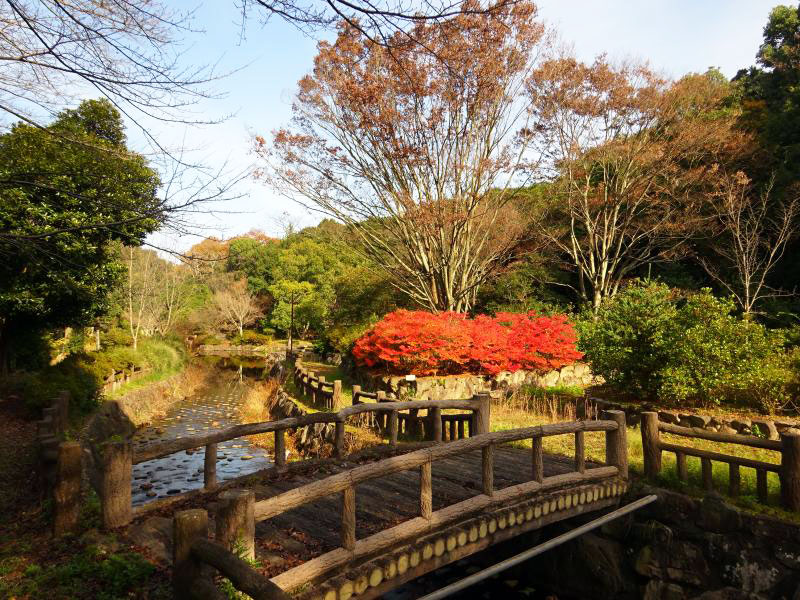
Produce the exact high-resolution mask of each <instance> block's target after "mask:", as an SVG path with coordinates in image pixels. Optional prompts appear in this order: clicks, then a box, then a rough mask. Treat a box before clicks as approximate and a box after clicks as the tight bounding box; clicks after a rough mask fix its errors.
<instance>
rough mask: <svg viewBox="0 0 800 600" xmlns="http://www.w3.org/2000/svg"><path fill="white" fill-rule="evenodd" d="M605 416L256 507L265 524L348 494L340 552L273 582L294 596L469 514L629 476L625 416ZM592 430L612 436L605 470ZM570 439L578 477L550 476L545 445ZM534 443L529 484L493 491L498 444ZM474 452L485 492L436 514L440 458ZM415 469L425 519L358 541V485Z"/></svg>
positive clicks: (503, 438)
mask: <svg viewBox="0 0 800 600" xmlns="http://www.w3.org/2000/svg"><path fill="white" fill-rule="evenodd" d="M603 417H604V419H603V420H597V421H576V422H570V423H557V424H552V425H540V426H535V427H525V428H521V429H514V430H509V431H496V432H492V433H482V434H479V435H476V436H475V437H471V438H468V439H462V440H458V441H455V442H452V443H449V444H442V445H435V446H431V447H429V448H424V449H422V450H417V451H414V452H410V453H408V454H403V455H399V456H394V457H391V458H387V459H384V460H381V461H378V462H375V463H371V464H367V465H363V466H360V467H356V468H354V469H352V470H350V471H347V472H344V473H339V474H336V475H332V476H330V477H327V478H325V479H322V480H320V481H315V482H313V483H309V484H307V485H304V486H302V487H299V488H295V489H293V490H289V491H287V492H284V493H282V494H278V495H277V496H273V497H272V498H268V499H266V500H261V501H259V502H255V504H254V509H253V515H254V520H255V521H256V522H260V521H264V520H267V519H270V518H273V517H276V516H278V515H281V514H283V513H285V512H287V511H289V510H292V509H294V508H298V507H300V506H302V505H305V504H309V503H311V502H314V501H317V500H320V499H323V498H327V497H329V496H332V495H335V494H341V495H342V517H341V547H340V548H337V549H335V550H332V551H330V552H327V553H325V554H323V555H321V556H318V557H317V558H314V559H312V560H309V561H307V562H305V563H303V564H301V565H299V566H297V567H294V568H292V569H289V570H288V571H286V572H284V573H281V574H280V575H278V576H276V577H273V578H272V582H273V583H275V584H277V585H278V586H279V587H280V588H281V589H283V590H284V591H287V592H291V591H293V590H295V589H296V588H298V587H299V586H301V585H303V584H305V583H307V582H309V581H311V580H312V579H314V578H316V577H320V576H323V575H325V574H326V573H328V572H330V571H332V570H333V569H336V568H337V567H340V566H342V565H345V564H347V563H349V562H350V561H353V560H356V559H360V558H364V557H367V556H370V555H373V554H376V553H378V552H381V551H384V550H387V549H390V548H391V547H393V546H395V545H396V544H397V543H398V542H399V541H401V540H404V539H408V538H413V537H418V536H420V535H423V534H425V533H427V532H429V531H431V530H432V529H434V528H435V527H439V526H442V525H445V524H447V523H451V522H453V521H456V520H457V519H459V518H461V517H463V515H465V514H469V513H474V512H476V511H480V510H483V509H486V508H489V507H492V506H494V505H499V504H505V503H509V502H513V501H515V500H519V499H521V498H523V497H525V496H529V495H531V494H534V493H537V492H543V491H548V490H554V489H557V488H562V487H564V486H569V485H580V484H583V483H589V482H592V481H597V480H601V479H607V478H612V477H621V478H627V474H628V459H627V437H626V436H627V432H626V427H625V415H624V413H622V412H621V411H608V412H606V413H604V415H603ZM587 431H588V432H592V431H604V432H606V466H601V467H592V468H587V466H586V459H585V444H584V433H585V432H587ZM569 434H572V435H574V436H575V454H574V465H575V470H574V472H571V473H565V474H559V475H551V476H548V477H545V476H544V459H543V452H542V441H543V439H544V438H545V437H549V436H556V435H569ZM528 439H530V440H532V454H531V478H530V481H528V482H526V483H521V484H517V485H513V486H510V487H506V488H503V489H500V490H497V489H495V486H494V449H495V446H496V445H498V444H502V443H507V442H515V441H521V440H528ZM474 450H481V452H482V459H481V478H482V493H481V494H478V495H477V496H474V497H472V498H469V499H467V500H463V501H461V502H457V503H455V504H451V505H450V506H447V507H445V508H442V509H439V510H436V511H434V510H433V502H432V499H433V489H432V487H433V486H432V464H433V463H434V462H436V461H438V460H442V459H446V458H451V457H455V456H459V455H463V454H464V453H467V452H470V451H474ZM411 469H419V474H420V489H419V507H420V509H419V516H418V517H416V518H413V519H410V520H408V521H405V522H403V523H401V524H399V525H396V526H394V527H391V528H390V529H387V530H384V531H381V532H379V533H376V534H374V535H371V536H369V537H367V538H364V539H360V540H359V539H357V538H356V486H357V485H358V484H360V483H364V482H366V481H370V480H373V479H378V478H381V477H385V476H386V475H390V474H392V473H398V472H400V471H408V470H411Z"/></svg>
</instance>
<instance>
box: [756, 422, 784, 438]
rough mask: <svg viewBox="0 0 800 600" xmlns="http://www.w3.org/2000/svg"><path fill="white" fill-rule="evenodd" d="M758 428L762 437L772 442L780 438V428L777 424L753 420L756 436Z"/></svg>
mask: <svg viewBox="0 0 800 600" xmlns="http://www.w3.org/2000/svg"><path fill="white" fill-rule="evenodd" d="M756 428H757V429H758V434H757V435H759V436H760V437H766V438H768V439H770V440H777V439H779V438H780V436H779V435H778V428H777V427H775V423H774V422H773V421H771V420H769V419H753V425H752V429H753V433H754V434H756Z"/></svg>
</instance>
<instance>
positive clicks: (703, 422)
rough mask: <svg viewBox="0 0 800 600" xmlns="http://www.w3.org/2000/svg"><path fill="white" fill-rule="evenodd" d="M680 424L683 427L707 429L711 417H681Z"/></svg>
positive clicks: (683, 415)
mask: <svg viewBox="0 0 800 600" xmlns="http://www.w3.org/2000/svg"><path fill="white" fill-rule="evenodd" d="M679 418H680V422H679V424H680V425H681V426H683V427H699V428H701V429H705V428H706V426H707V425H708V424H709V423H711V417H709V416H708V415H685V414H682V415H680V417H679Z"/></svg>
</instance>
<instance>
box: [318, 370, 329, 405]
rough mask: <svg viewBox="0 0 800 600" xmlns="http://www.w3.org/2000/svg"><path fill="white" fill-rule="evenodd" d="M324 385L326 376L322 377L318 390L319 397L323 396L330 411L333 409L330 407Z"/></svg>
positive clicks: (319, 380)
mask: <svg viewBox="0 0 800 600" xmlns="http://www.w3.org/2000/svg"><path fill="white" fill-rule="evenodd" d="M324 383H325V375H320V376H319V379H318V381H317V390H318V391H319V395H320V396H321V398H322V400H324V401H325V408H327V409H328V410H330V409H331V407H330V406H329V405H328V394H326V393H325V390H324V389H323V384H324Z"/></svg>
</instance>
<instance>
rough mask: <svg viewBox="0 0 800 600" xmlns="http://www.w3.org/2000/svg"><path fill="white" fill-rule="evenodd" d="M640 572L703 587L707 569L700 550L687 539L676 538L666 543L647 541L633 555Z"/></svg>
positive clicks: (637, 570)
mask: <svg viewBox="0 0 800 600" xmlns="http://www.w3.org/2000/svg"><path fill="white" fill-rule="evenodd" d="M634 568H635V569H636V572H637V573H638V574H639V575H642V576H644V577H650V578H652V579H659V580H662V581H674V582H678V583H686V584H689V585H693V586H697V587H702V586H703V583H704V582H705V580H706V578H708V576H709V573H710V570H709V568H708V563H707V562H706V559H705V557H704V556H703V553H702V551H701V550H700V548H698V547H697V546H696V545H694V544H692V543H689V542H682V541H675V542H673V543H672V544H670V545H669V546H667V545H664V544H648V545H646V546H644V547H643V548H642V549H641V550H640V551H639V554H638V555H637V556H636V561H635V564H634Z"/></svg>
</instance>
